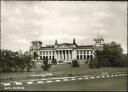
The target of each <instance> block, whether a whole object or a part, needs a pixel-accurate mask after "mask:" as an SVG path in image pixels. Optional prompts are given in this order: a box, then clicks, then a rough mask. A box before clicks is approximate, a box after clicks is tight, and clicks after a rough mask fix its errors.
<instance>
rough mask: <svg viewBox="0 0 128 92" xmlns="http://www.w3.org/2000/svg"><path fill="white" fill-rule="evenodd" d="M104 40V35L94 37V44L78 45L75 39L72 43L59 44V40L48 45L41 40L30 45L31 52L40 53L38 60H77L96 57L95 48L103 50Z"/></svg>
mask: <svg viewBox="0 0 128 92" xmlns="http://www.w3.org/2000/svg"><path fill="white" fill-rule="evenodd" d="M103 43H104V40H103V38H102V37H98V38H96V39H94V44H92V45H84V46H83V45H82V46H80V45H78V44H77V43H76V41H75V39H74V40H73V42H72V43H61V44H59V43H58V42H57V40H56V41H55V44H54V45H46V46H42V42H41V41H32V42H31V46H30V53H31V54H32V55H33V54H35V53H37V54H38V58H36V59H37V60H40V59H43V58H48V59H49V60H51V59H53V58H54V59H56V60H57V61H64V62H68V61H71V60H73V59H77V60H79V61H80V60H84V61H87V60H90V59H92V58H94V56H95V55H94V53H95V50H96V49H98V50H102V47H103Z"/></svg>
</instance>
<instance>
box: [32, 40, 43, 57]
mask: <svg viewBox="0 0 128 92" xmlns="http://www.w3.org/2000/svg"><path fill="white" fill-rule="evenodd" d="M41 47H42V42H41V41H32V42H31V46H30V53H31V55H33V56H34V55H36V56H39V54H40V53H39V49H40V48H41ZM36 59H38V57H37V58H36Z"/></svg>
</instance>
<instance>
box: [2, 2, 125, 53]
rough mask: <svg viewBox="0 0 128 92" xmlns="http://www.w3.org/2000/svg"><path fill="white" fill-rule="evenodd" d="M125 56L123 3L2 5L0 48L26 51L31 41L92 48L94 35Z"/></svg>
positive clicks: (5, 3)
mask: <svg viewBox="0 0 128 92" xmlns="http://www.w3.org/2000/svg"><path fill="white" fill-rule="evenodd" d="M98 33H99V34H100V35H102V37H103V38H104V41H105V43H108V42H111V41H116V42H117V43H120V44H121V46H122V47H123V50H124V52H125V53H126V52H127V2H120V1H115V2H108V1H2V2H1V48H2V49H10V50H13V51H17V50H23V51H26V50H29V47H30V44H31V41H33V40H40V41H42V44H43V46H45V45H50V44H51V45H52V44H54V43H55V40H56V39H57V41H58V43H65V42H67V43H72V42H73V39H74V38H75V39H76V43H77V44H79V45H89V44H93V39H94V38H96V37H97V34H98Z"/></svg>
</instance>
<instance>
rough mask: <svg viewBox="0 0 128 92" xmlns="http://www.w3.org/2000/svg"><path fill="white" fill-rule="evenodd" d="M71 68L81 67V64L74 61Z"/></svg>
mask: <svg viewBox="0 0 128 92" xmlns="http://www.w3.org/2000/svg"><path fill="white" fill-rule="evenodd" d="M71 67H79V62H78V61H77V60H72V64H71Z"/></svg>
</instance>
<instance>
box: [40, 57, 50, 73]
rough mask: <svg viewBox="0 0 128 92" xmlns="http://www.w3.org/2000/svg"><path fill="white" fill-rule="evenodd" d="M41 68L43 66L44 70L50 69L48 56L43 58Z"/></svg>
mask: <svg viewBox="0 0 128 92" xmlns="http://www.w3.org/2000/svg"><path fill="white" fill-rule="evenodd" d="M41 68H43V69H44V70H45V71H47V70H48V69H50V64H48V58H47V57H44V58H43V64H42V65H41Z"/></svg>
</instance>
